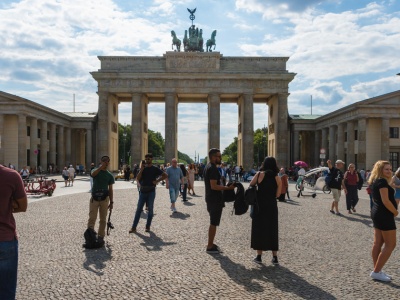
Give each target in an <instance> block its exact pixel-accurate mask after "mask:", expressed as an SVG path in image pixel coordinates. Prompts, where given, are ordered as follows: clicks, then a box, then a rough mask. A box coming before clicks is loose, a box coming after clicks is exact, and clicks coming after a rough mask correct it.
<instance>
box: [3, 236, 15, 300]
mask: <svg viewBox="0 0 400 300" xmlns="http://www.w3.org/2000/svg"><path fill="white" fill-rule="evenodd" d="M17 271H18V240H13V241H9V242H0V298H1V299H4V300H9V299H12V300H14V299H15V292H16V289H17Z"/></svg>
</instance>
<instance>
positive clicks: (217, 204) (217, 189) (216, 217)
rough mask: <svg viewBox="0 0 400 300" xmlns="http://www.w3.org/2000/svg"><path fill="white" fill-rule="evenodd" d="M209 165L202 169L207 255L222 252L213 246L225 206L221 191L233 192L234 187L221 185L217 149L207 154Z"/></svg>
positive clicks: (218, 152)
mask: <svg viewBox="0 0 400 300" xmlns="http://www.w3.org/2000/svg"><path fill="white" fill-rule="evenodd" d="M208 160H209V163H208V164H207V166H206V167H205V169H204V185H205V189H206V203H207V211H208V213H209V215H210V227H209V229H208V244H207V248H206V251H207V253H220V252H222V251H221V250H220V249H219V247H218V246H217V245H215V244H214V238H215V234H216V233H217V226H219V223H220V221H221V215H222V209H223V208H224V206H225V203H224V200H223V198H222V191H227V190H233V189H234V188H235V186H234V185H233V184H232V185H230V186H223V185H221V174H220V173H219V171H218V168H217V165H219V164H221V151H220V150H219V149H217V148H212V149H210V151H209V152H208Z"/></svg>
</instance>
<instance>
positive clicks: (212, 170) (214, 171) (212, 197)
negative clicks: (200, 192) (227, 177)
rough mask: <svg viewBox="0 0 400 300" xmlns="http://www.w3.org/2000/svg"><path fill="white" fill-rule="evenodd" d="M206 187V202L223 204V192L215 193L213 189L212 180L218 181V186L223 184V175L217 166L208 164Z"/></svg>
mask: <svg viewBox="0 0 400 300" xmlns="http://www.w3.org/2000/svg"><path fill="white" fill-rule="evenodd" d="M203 174H204V185H205V187H206V202H210V201H212V202H214V201H217V202H221V201H223V200H222V191H215V190H212V189H211V183H210V180H216V181H217V184H218V185H220V184H221V174H220V173H219V171H218V168H217V166H216V165H215V164H212V163H208V164H207V166H206V167H205V168H204V173H203Z"/></svg>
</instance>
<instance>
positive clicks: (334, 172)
mask: <svg viewBox="0 0 400 300" xmlns="http://www.w3.org/2000/svg"><path fill="white" fill-rule="evenodd" d="M329 172H330V173H331V175H330V176H332V179H331V181H330V183H329V187H330V188H332V189H338V190H341V189H342V180H343V172H342V171H340V170H339V169H337V168H335V167H332V169H329Z"/></svg>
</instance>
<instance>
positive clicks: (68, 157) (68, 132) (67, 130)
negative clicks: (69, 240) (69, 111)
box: [64, 127, 72, 165]
mask: <svg viewBox="0 0 400 300" xmlns="http://www.w3.org/2000/svg"><path fill="white" fill-rule="evenodd" d="M64 134H65V137H64V138H65V162H64V163H65V165H69V164H71V163H72V161H71V159H72V157H71V128H69V127H66V128H65V133H64Z"/></svg>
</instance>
